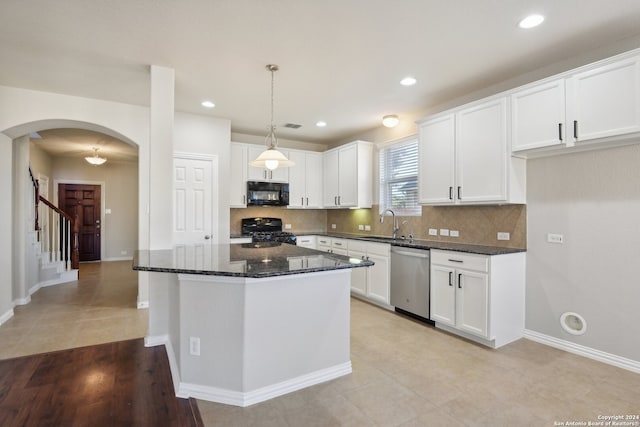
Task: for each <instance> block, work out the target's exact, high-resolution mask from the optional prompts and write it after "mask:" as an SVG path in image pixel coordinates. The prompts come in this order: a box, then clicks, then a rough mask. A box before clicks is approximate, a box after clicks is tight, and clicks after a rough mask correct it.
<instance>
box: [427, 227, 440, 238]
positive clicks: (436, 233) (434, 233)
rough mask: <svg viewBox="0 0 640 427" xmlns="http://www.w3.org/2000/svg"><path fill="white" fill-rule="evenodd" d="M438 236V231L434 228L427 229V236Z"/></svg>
mask: <svg viewBox="0 0 640 427" xmlns="http://www.w3.org/2000/svg"><path fill="white" fill-rule="evenodd" d="M437 235H438V230H437V229H435V228H430V229H429V236H437Z"/></svg>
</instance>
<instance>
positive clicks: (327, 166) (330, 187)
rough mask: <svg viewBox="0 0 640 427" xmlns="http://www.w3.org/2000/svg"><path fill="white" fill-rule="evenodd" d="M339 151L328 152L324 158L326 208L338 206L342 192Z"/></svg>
mask: <svg viewBox="0 0 640 427" xmlns="http://www.w3.org/2000/svg"><path fill="white" fill-rule="evenodd" d="M339 157H340V153H339V151H338V150H334V151H328V152H326V153H324V157H323V172H324V173H323V176H324V207H334V206H337V205H338V193H339V192H340V190H339V187H338V183H339V178H338V172H339V170H340V169H339V168H340V166H339V164H338V158H339Z"/></svg>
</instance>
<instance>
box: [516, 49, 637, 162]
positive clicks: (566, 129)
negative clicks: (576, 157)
mask: <svg viewBox="0 0 640 427" xmlns="http://www.w3.org/2000/svg"><path fill="white" fill-rule="evenodd" d="M510 98H511V109H512V110H511V111H512V141H511V149H512V151H513V153H514V154H517V155H522V156H528V155H544V154H545V153H547V154H553V153H554V152H556V151H557V149H558V148H561V149H562V148H565V147H568V148H575V149H580V147H582V148H586V147H588V148H596V147H599V146H608V145H612V144H616V143H619V142H624V140H625V139H626V140H628V139H630V138H629V137H631V136H634V134H637V133H639V132H640V56H638V52H637V51H634V52H631V53H628V54H624V55H620V56H617V57H614V58H610V59H608V60H605V61H601V62H598V63H595V64H591V65H587V66H585V67H582V68H580V69H577V70H573V71H570V72H568V73H565V74H563V75H560V76H556V77H552V78H550V79H546V80H543V81H542V82H536V83H532V84H530V85H527V86H524V87H522V88H518V89H515V90H514V91H512V92H511V95H510ZM599 142H602V143H603V144H600V145H598V143H599Z"/></svg>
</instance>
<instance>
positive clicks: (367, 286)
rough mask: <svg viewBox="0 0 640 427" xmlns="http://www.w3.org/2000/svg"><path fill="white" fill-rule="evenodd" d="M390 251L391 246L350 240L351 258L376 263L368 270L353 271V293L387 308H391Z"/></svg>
mask: <svg viewBox="0 0 640 427" xmlns="http://www.w3.org/2000/svg"><path fill="white" fill-rule="evenodd" d="M390 250H391V246H390V245H388V244H386V243H374V242H366V241H362V240H353V239H350V240H349V257H351V258H359V259H363V260H370V261H373V262H374V263H375V265H373V266H371V267H368V268H366V269H365V268H354V269H353V270H352V272H351V292H352V293H353V294H354V295H356V296H360V297H363V298H364V299H366V300H368V301H370V302H373V303H376V304H379V305H381V306H383V307H385V308H390V306H389V296H390V276H389V275H390V269H389V263H390V258H391V254H390Z"/></svg>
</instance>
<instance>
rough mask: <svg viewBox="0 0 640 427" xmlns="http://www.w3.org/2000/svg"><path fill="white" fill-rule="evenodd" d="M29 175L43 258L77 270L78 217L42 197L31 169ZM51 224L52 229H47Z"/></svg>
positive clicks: (78, 262)
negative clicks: (41, 224) (42, 227)
mask: <svg viewBox="0 0 640 427" xmlns="http://www.w3.org/2000/svg"><path fill="white" fill-rule="evenodd" d="M29 175H30V176H31V182H32V183H33V189H34V195H35V196H34V199H35V224H34V226H35V231H36V232H37V234H38V241H39V242H41V244H42V249H43V256H45V257H47V261H48V262H58V261H63V262H64V266H65V269H66V270H70V269H78V268H79V266H80V252H79V249H78V247H79V245H78V234H79V227H80V224H79V221H78V216H77V215H76V217H75V218H72V217H71V215H69V214H67V213H66V212H64V211H62V210H61V209H60V208H58V207H57V206H55V205H54V204H53V203H51V202H50V201H48V200H47V199H45V198H44V197H42V196H41V195H40V186H39V183H38V180H37V179H35V178H34V176H33V173H32V172H31V168H29ZM40 202H42V205H41V204H40ZM40 207H42V209H43V212H42V216H40V212H39V211H40ZM41 217H42V220H43V221H42V223H43V225H45V227H44V229H41V228H40V218H41ZM51 224H52V225H53V227H49V225H51Z"/></svg>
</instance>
